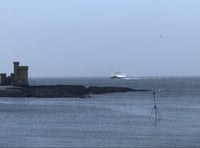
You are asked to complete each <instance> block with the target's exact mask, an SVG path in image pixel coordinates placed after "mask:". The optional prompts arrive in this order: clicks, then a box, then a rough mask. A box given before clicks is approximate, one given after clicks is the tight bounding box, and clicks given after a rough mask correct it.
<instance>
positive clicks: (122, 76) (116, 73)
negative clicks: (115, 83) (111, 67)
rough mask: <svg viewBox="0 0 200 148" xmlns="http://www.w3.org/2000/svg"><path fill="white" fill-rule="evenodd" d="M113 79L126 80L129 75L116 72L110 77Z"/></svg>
mask: <svg viewBox="0 0 200 148" xmlns="http://www.w3.org/2000/svg"><path fill="white" fill-rule="evenodd" d="M110 78H111V79H125V78H127V75H126V74H125V73H123V72H115V73H114V74H112V75H111V76H110Z"/></svg>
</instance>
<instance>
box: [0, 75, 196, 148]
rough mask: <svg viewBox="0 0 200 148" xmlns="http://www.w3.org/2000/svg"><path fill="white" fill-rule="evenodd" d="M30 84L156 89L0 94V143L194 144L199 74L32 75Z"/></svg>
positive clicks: (1, 144) (27, 144)
mask: <svg viewBox="0 0 200 148" xmlns="http://www.w3.org/2000/svg"><path fill="white" fill-rule="evenodd" d="M30 82H31V84H33V85H39V84H83V85H86V86H92V85H93V86H125V87H132V88H144V89H160V90H162V91H161V92H159V93H156V102H157V107H158V109H159V113H160V115H161V118H162V119H161V121H160V122H155V120H154V114H153V96H152V93H151V92H128V93H116V94H104V95H93V96H92V97H91V98H87V99H79V98H53V99H52V98H43V99H38V98H0V147H27V146H28V147H31V146H34V147H175V146H176V147H183V146H184V147H199V146H200V78H198V77H190V78H189V77H169V78H167V77H166V78H163V77H161V78H158V77H154V78H150V77H149V78H138V79H130V80H110V79H107V78H54V79H47V78H45V79H44V78H41V79H39V78H37V79H36V78H35V79H31V80H30Z"/></svg>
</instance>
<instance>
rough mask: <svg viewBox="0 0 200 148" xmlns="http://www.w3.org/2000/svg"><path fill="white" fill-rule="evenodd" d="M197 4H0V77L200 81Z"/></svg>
mask: <svg viewBox="0 0 200 148" xmlns="http://www.w3.org/2000/svg"><path fill="white" fill-rule="evenodd" d="M199 7H200V1H199V0H0V72H7V73H10V72H12V62H13V61H14V60H20V61H21V64H22V65H29V66H30V76H32V77H37V76H48V77H52V76H63V77H71V76H109V75H110V74H111V73H113V72H115V71H119V70H120V71H123V72H126V73H127V74H128V75H133V76H162V75H164V76H166V75H169V76H170V75H172V76H175V75H188V76H190V75H200V68H199V63H200V58H199V56H200V28H199V26H200V9H199Z"/></svg>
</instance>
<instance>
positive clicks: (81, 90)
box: [0, 85, 147, 98]
mask: <svg viewBox="0 0 200 148" xmlns="http://www.w3.org/2000/svg"><path fill="white" fill-rule="evenodd" d="M130 91H147V90H145V89H132V88H128V87H107V86H106V87H96V86H90V87H85V86H83V85H40V86H26V87H14V86H0V97H35V98H86V97H89V96H90V95H91V94H105V93H121V92H130Z"/></svg>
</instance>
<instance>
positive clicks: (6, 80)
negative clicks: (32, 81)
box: [1, 61, 28, 86]
mask: <svg viewBox="0 0 200 148" xmlns="http://www.w3.org/2000/svg"><path fill="white" fill-rule="evenodd" d="M13 64H14V73H11V75H10V76H8V77H7V76H6V74H5V73H2V74H1V85H15V86H28V66H19V62H18V61H17V62H13Z"/></svg>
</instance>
